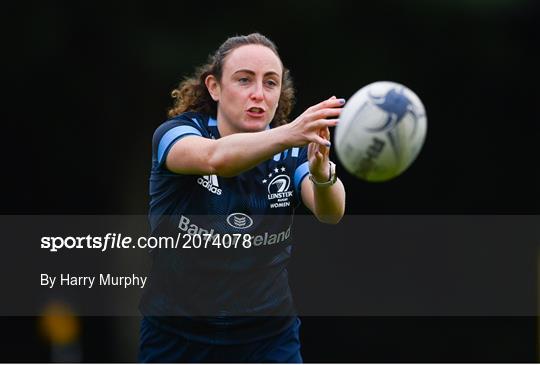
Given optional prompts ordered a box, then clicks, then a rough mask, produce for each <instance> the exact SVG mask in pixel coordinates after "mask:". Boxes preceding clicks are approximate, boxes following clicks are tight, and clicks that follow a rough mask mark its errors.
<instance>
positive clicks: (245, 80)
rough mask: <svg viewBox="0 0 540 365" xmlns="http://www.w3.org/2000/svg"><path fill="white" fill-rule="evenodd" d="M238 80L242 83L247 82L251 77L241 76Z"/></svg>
mask: <svg viewBox="0 0 540 365" xmlns="http://www.w3.org/2000/svg"><path fill="white" fill-rule="evenodd" d="M238 82H239V83H240V84H247V83H248V82H249V79H248V78H247V77H240V78H239V79H238Z"/></svg>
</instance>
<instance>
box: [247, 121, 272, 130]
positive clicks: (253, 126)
mask: <svg viewBox="0 0 540 365" xmlns="http://www.w3.org/2000/svg"><path fill="white" fill-rule="evenodd" d="M268 124H270V123H269V122H267V121H260V120H256V121H255V120H251V121H245V122H244V123H243V128H242V129H243V130H245V131H246V132H261V131H264V130H265V129H266V126H267V125H268Z"/></svg>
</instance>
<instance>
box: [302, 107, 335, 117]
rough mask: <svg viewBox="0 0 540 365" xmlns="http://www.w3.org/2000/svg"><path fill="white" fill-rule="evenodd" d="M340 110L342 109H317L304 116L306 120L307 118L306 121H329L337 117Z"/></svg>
mask: <svg viewBox="0 0 540 365" xmlns="http://www.w3.org/2000/svg"><path fill="white" fill-rule="evenodd" d="M342 110H343V108H324V109H319V110H316V111H313V112H311V113H308V114H306V118H308V120H317V119H330V118H334V117H338V116H339V115H340V114H341V112H342Z"/></svg>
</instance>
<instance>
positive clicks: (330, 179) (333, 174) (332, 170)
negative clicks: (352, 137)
mask: <svg viewBox="0 0 540 365" xmlns="http://www.w3.org/2000/svg"><path fill="white" fill-rule="evenodd" d="M328 162H329V165H330V166H329V168H330V172H329V175H328V181H325V182H318V181H317V180H315V178H314V177H313V175H312V174H311V172H310V173H309V179H310V180H311V182H312V183H313V184H314V185H315V186H332V185H334V184H335V183H336V181H337V175H336V164H335V163H333V162H332V161H328Z"/></svg>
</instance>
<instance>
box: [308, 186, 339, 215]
mask: <svg viewBox="0 0 540 365" xmlns="http://www.w3.org/2000/svg"><path fill="white" fill-rule="evenodd" d="M310 183H311V182H310ZM312 188H313V205H314V211H313V214H314V215H315V216H316V217H317V219H318V220H320V221H321V222H324V223H330V224H336V223H338V222H339V221H340V220H341V218H342V217H343V214H344V213H345V187H344V186H343V183H342V182H341V180H339V179H338V180H337V181H336V183H335V184H334V185H332V186H320V187H319V186H316V185H315V184H312Z"/></svg>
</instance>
